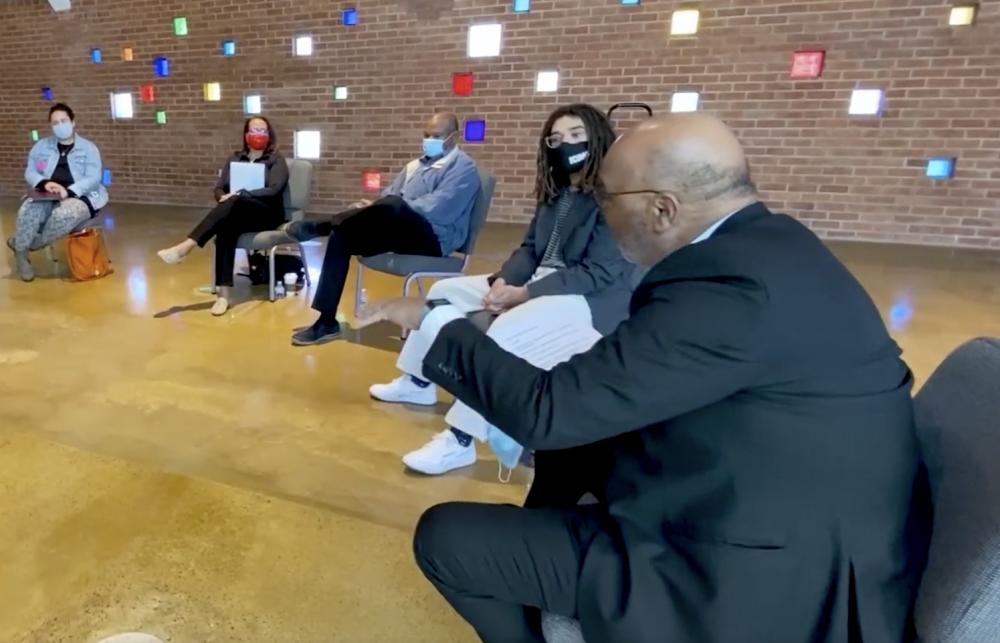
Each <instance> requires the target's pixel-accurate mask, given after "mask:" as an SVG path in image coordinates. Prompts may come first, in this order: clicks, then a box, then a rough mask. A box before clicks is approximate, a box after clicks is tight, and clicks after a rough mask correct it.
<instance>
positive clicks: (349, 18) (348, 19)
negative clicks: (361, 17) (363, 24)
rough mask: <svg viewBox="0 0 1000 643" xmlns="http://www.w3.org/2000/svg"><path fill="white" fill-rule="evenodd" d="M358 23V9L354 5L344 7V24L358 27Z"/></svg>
mask: <svg viewBox="0 0 1000 643" xmlns="http://www.w3.org/2000/svg"><path fill="white" fill-rule="evenodd" d="M357 25H358V10H357V9H355V8H354V7H351V8H350V9H344V26H345V27H356V26H357Z"/></svg>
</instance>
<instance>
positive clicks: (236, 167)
mask: <svg viewBox="0 0 1000 643" xmlns="http://www.w3.org/2000/svg"><path fill="white" fill-rule="evenodd" d="M266 170H267V167H266V166H265V165H264V164H263V163H243V162H240V161H233V162H232V163H230V164H229V191H230V192H232V193H236V192H242V191H243V190H246V191H248V192H250V191H253V190H259V189H261V188H263V187H264V185H265V184H266V181H265V174H266Z"/></svg>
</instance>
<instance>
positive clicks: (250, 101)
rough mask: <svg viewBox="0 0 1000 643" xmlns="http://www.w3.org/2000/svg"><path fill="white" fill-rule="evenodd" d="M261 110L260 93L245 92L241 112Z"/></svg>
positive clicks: (247, 112)
mask: <svg viewBox="0 0 1000 643" xmlns="http://www.w3.org/2000/svg"><path fill="white" fill-rule="evenodd" d="M261 111H262V105H261V97H260V94H247V95H246V96H244V97H243V112H244V113H246V114H260V113H261Z"/></svg>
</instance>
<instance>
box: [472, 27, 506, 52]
mask: <svg viewBox="0 0 1000 643" xmlns="http://www.w3.org/2000/svg"><path fill="white" fill-rule="evenodd" d="M502 36H503V27H502V26H501V25H499V24H497V23H489V24H484V25H472V26H470V27H469V40H468V43H467V46H466V52H467V53H468V56H469V58H489V57H491V56H499V55H500V41H501V39H502Z"/></svg>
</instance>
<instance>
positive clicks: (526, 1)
mask: <svg viewBox="0 0 1000 643" xmlns="http://www.w3.org/2000/svg"><path fill="white" fill-rule="evenodd" d="M526 11H531V0H514V13H524V12H526Z"/></svg>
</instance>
